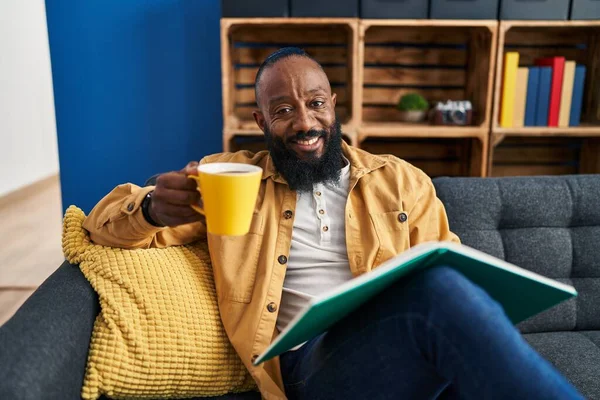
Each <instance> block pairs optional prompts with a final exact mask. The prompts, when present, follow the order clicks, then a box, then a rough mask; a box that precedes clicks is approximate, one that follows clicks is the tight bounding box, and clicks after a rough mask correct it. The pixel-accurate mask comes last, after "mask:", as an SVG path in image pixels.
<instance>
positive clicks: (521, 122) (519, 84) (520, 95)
mask: <svg viewBox="0 0 600 400" xmlns="http://www.w3.org/2000/svg"><path fill="white" fill-rule="evenodd" d="M528 79H529V69H528V68H527V67H519V68H518V69H517V81H516V87H515V109H514V111H513V113H514V115H513V118H514V120H513V126H514V127H515V128H522V127H523V126H525V102H526V100H527V81H528Z"/></svg>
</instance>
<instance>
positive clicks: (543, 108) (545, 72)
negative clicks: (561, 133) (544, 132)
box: [535, 67, 552, 126]
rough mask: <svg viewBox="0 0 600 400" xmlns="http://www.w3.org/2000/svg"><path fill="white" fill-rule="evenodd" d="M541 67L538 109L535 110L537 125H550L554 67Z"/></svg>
mask: <svg viewBox="0 0 600 400" xmlns="http://www.w3.org/2000/svg"><path fill="white" fill-rule="evenodd" d="M539 68H540V81H539V85H538V96H537V109H536V110H535V126H548V112H549V110H550V91H551V90H552V67H539Z"/></svg>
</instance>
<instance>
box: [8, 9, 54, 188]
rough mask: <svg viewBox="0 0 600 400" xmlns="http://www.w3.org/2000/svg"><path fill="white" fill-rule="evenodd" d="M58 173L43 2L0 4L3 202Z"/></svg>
mask: <svg viewBox="0 0 600 400" xmlns="http://www.w3.org/2000/svg"><path fill="white" fill-rule="evenodd" d="M56 173H58V150H57V144H56V123H55V118H54V100H53V95H52V75H51V70H50V52H49V48H48V30H47V28H46V9H45V4H44V0H0V196H2V195H3V194H6V193H8V192H11V191H13V190H16V189H19V188H21V187H23V186H26V185H28V184H31V183H33V182H36V181H38V180H40V179H43V178H45V177H48V176H50V175H54V174H56Z"/></svg>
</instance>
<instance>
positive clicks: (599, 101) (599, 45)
mask: <svg viewBox="0 0 600 400" xmlns="http://www.w3.org/2000/svg"><path fill="white" fill-rule="evenodd" d="M587 67H588V71H587V72H586V79H585V94H584V96H585V97H584V101H585V103H584V109H583V118H584V121H587V122H590V123H595V124H598V125H600V34H596V35H594V36H592V37H591V38H590V43H589V51H588V62H587Z"/></svg>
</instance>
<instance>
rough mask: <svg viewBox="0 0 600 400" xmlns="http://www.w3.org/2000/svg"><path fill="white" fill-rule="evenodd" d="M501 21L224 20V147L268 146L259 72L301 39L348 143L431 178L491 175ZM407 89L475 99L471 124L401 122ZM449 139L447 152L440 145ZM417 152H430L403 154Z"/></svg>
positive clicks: (430, 97) (436, 97)
mask: <svg viewBox="0 0 600 400" xmlns="http://www.w3.org/2000/svg"><path fill="white" fill-rule="evenodd" d="M497 25H498V22H497V21H451V20H358V19H337V18H334V19H327V18H325V19H322V18H316V19H313V18H249V19H229V18H226V19H222V20H221V52H222V73H223V120H224V129H223V147H224V149H225V151H230V150H237V149H240V148H248V149H253V150H257V149H262V148H264V143H261V141H262V132H260V130H259V129H258V127H257V126H256V124H255V122H254V120H253V119H252V115H251V113H252V110H253V109H254V108H255V107H256V106H255V104H254V101H255V99H254V91H253V85H252V83H253V79H254V75H255V73H256V68H258V65H259V64H260V62H262V60H264V58H265V57H266V56H267V55H269V54H270V53H271V52H272V51H274V50H276V49H277V48H279V47H281V46H284V45H290V44H292V45H293V44H295V45H299V46H301V47H303V48H304V49H305V50H306V51H307V52H308V53H309V54H311V55H312V56H314V57H315V58H316V59H317V60H318V61H319V62H321V63H322V64H323V65H324V68H325V71H326V73H327V74H328V77H329V79H330V81H331V82H332V84H333V85H332V86H333V90H334V92H336V93H337V95H338V105H337V107H336V109H337V110H338V118H339V119H340V121H341V122H342V128H343V132H344V134H345V137H344V138H345V139H346V141H348V142H349V143H351V144H353V145H355V146H358V147H362V148H365V149H370V150H371V151H373V152H376V153H391V154H395V155H397V156H399V157H402V158H404V159H406V160H407V161H409V162H413V163H415V164H416V165H421V166H422V167H423V169H424V170H425V171H426V172H427V173H429V174H430V175H431V176H436V175H438V174H444V175H447V174H454V175H470V176H485V175H486V174H487V171H486V169H487V166H488V162H487V158H488V157H487V152H488V149H489V143H488V142H489V124H490V118H491V102H492V85H493V73H494V65H495V57H496V42H497V39H496V34H497ZM409 92H417V93H421V94H423V95H424V96H425V97H426V98H427V99H428V100H429V101H430V102H432V103H433V102H435V101H438V100H439V101H445V100H448V99H452V100H465V99H467V100H471V101H472V102H473V104H474V108H475V112H474V121H475V123H474V125H473V126H466V127H464V126H462V127H461V126H433V125H429V124H427V123H423V124H408V123H403V122H400V121H399V120H398V111H397V110H396V109H395V105H396V104H397V103H398V100H399V99H400V96H402V95H403V94H405V93H409ZM255 139H256V140H255ZM382 140H383V141H384V142H382ZM385 141H387V142H385ZM382 143H387V145H382ZM444 144H445V145H446V146H448V149H447V150H446V151H443V149H441V147H440V146H442V145H444ZM240 146H241V147H240ZM415 148H419V149H424V150H425V151H423V150H421V151H420V152H418V154H417V153H415V152H414V151H412V150H411V151H407V150H410V149H415ZM427 149H431V150H432V151H431V152H429V153H428V152H427ZM442 155H443V156H442Z"/></svg>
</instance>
